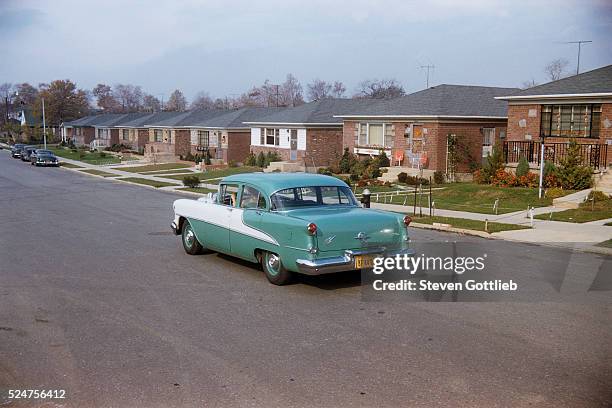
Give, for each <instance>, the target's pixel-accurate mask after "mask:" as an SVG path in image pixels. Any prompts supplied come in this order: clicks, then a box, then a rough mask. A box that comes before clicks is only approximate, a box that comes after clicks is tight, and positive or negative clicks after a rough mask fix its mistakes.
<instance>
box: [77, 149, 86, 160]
mask: <svg viewBox="0 0 612 408" xmlns="http://www.w3.org/2000/svg"><path fill="white" fill-rule="evenodd" d="M85 155H87V153H85V152H84V151H83V150H81V151H80V152H79V159H83V158H84V157H85Z"/></svg>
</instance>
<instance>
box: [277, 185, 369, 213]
mask: <svg viewBox="0 0 612 408" xmlns="http://www.w3.org/2000/svg"><path fill="white" fill-rule="evenodd" d="M270 200H271V202H272V209H273V210H289V209H293V208H302V207H315V206H332V205H351V206H354V205H357V200H356V199H355V196H354V195H353V193H352V191H351V189H350V188H348V187H338V186H312V187H294V188H287V189H284V190H280V191H277V192H276V193H274V194H272V196H271V197H270Z"/></svg>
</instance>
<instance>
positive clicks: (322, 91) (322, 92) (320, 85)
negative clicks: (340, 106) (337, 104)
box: [306, 78, 332, 101]
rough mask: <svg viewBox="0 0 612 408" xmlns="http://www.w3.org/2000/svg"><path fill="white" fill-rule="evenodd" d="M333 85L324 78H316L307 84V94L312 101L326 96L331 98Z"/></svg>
mask: <svg viewBox="0 0 612 408" xmlns="http://www.w3.org/2000/svg"><path fill="white" fill-rule="evenodd" d="M331 92H332V85H331V84H328V83H327V82H325V81H323V80H322V79H319V78H317V79H315V80H313V81H312V82H311V83H309V84H308V85H306V95H307V96H308V100H310V101H318V100H321V99H325V98H330V97H331Z"/></svg>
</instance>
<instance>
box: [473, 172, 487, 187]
mask: <svg viewBox="0 0 612 408" xmlns="http://www.w3.org/2000/svg"><path fill="white" fill-rule="evenodd" d="M472 177H473V179H474V183H478V184H485V183H486V180H485V179H484V175H483V174H482V169H478V170H476V171H475V172H474V173H472Z"/></svg>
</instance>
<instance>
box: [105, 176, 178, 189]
mask: <svg viewBox="0 0 612 408" xmlns="http://www.w3.org/2000/svg"><path fill="white" fill-rule="evenodd" d="M115 180H121V181H128V182H130V183H137V184H144V185H147V186H152V187H155V188H160V187H169V186H175V185H176V184H172V183H166V182H164V181H155V180H149V179H144V178H140V177H125V178H118V179H115Z"/></svg>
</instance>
